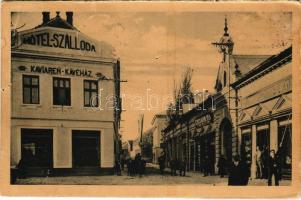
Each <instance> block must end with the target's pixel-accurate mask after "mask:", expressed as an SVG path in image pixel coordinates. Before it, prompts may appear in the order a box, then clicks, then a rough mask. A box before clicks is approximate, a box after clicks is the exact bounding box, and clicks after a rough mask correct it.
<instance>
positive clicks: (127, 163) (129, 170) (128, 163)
mask: <svg viewBox="0 0 301 200" xmlns="http://www.w3.org/2000/svg"><path fill="white" fill-rule="evenodd" d="M126 167H127V170H128V171H127V172H128V173H127V174H128V176H132V174H133V172H132V159H131V158H130V157H129V158H128V159H127V161H126Z"/></svg>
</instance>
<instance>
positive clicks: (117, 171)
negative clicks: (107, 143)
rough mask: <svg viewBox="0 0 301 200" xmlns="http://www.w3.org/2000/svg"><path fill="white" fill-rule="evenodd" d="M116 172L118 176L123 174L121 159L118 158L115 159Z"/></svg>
mask: <svg viewBox="0 0 301 200" xmlns="http://www.w3.org/2000/svg"><path fill="white" fill-rule="evenodd" d="M115 172H116V175H117V176H121V169H120V161H119V160H118V159H116V160H115Z"/></svg>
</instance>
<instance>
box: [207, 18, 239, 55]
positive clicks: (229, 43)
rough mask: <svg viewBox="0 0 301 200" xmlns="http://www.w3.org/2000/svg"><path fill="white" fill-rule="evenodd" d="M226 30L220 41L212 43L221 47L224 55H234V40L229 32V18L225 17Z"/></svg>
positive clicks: (220, 49)
mask: <svg viewBox="0 0 301 200" xmlns="http://www.w3.org/2000/svg"><path fill="white" fill-rule="evenodd" d="M224 31H225V32H224V35H223V36H222V37H221V39H220V40H219V41H218V42H213V43H212V44H213V45H214V46H216V47H218V48H219V52H220V53H223V54H224V55H225V54H226V55H232V52H233V47H234V42H233V40H232V38H231V36H230V35H229V33H228V23H227V18H225V28H224Z"/></svg>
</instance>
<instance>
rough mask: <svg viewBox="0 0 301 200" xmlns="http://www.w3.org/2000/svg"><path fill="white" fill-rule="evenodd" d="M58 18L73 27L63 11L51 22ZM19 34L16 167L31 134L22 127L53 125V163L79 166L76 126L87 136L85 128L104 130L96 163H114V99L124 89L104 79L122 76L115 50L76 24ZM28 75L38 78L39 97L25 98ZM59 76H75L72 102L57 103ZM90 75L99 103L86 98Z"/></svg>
mask: <svg viewBox="0 0 301 200" xmlns="http://www.w3.org/2000/svg"><path fill="white" fill-rule="evenodd" d="M54 20H57V22H59V23H62V24H63V25H66V26H68V27H69V26H70V24H68V23H67V22H66V21H64V20H62V19H61V18H60V16H56V17H55V18H54V19H51V20H50V23H51V21H54ZM60 37H61V38H60ZM17 38H18V39H17V42H16V44H15V45H14V46H13V47H12V62H11V63H12V64H11V66H12V68H11V71H12V73H11V76H12V77H11V80H12V97H11V98H12V107H11V166H13V167H14V166H16V165H17V164H18V163H19V161H20V159H21V158H22V148H24V146H22V145H24V144H23V143H24V142H23V143H22V134H23V135H26V134H25V133H22V131H24V130H25V131H24V132H26V131H27V132H30V130H34V129H35V130H42V131H43V130H44V129H47V130H50V132H51V134H52V141H51V142H50V143H49V144H50V145H52V148H50V149H52V161H51V162H52V166H51V167H52V168H54V169H60V168H67V169H68V168H74V160H73V159H77V158H76V157H75V156H74V155H73V153H74V151H76V148H77V147H76V146H73V145H75V143H74V142H73V132H76V131H77V132H80V133H81V134H82V135H81V137H82V136H84V133H85V131H86V132H89V131H94V132H95V133H97V134H99V136H97V137H95V138H98V139H99V141H95V144H96V147H95V148H96V149H97V153H96V154H97V156H98V159H99V162H96V163H98V167H100V168H113V166H114V159H115V154H116V151H117V149H118V139H119V136H118V126H119V122H118V119H116V116H115V114H116V113H115V111H114V108H113V106H114V105H113V103H112V102H113V96H114V97H116V96H118V97H119V94H118V92H116V91H117V90H116V87H118V86H117V85H116V82H114V81H109V80H104V79H105V78H106V79H112V80H114V79H116V70H117V67H119V66H117V65H118V64H119V63H118V61H117V59H115V58H114V57H113V56H112V55H109V54H108V51H107V50H106V49H105V48H103V47H102V46H101V43H100V42H98V41H95V40H92V39H91V38H88V37H87V36H85V35H84V34H82V33H81V32H79V31H78V30H77V29H76V28H74V27H73V26H70V28H61V27H53V26H51V25H49V23H48V24H47V23H46V24H45V25H41V26H40V27H36V28H34V29H30V30H28V31H23V32H20V33H19V34H18V36H17ZM58 38H59V39H58ZM59 43H61V44H60V45H61V46H58V45H59ZM77 45H78V46H77ZM85 46H86V47H85ZM118 73H119V72H118ZM25 76H34V77H36V78H37V79H38V82H39V83H38V96H39V100H38V102H34V103H27V102H24V98H25V97H24V95H25V92H24V91H25V89H24V77H25ZM104 77H105V78H104ZM55 78H63V79H66V80H69V83H68V88H70V104H69V105H55V104H56V103H54V102H55V100H54V99H55V98H56V97H55V94H54V91H55V89H54V87H55V86H54V84H55V83H54V79H55ZM87 80H88V81H94V82H93V83H95V85H97V87H96V88H97V89H96V90H97V95H94V96H92V95H91V96H90V97H89V98H88V97H87V99H88V100H89V102H92V103H91V104H93V105H90V106H87V105H85V104H86V102H88V101H87V100H86V101H85V100H84V96H85V95H87V94H88V93H89V92H85V89H84V84H85V82H84V81H87ZM59 83H60V82H59ZM64 84H66V85H67V83H64ZM118 84H119V83H118ZM59 94H61V93H59ZM91 94H92V93H91ZM32 98H33V97H32ZM57 98H59V97H57ZM64 98H65V97H64ZM96 99H98V101H99V102H98V105H96V104H95V102H96ZM64 101H65V100H64ZM84 102H85V103H84ZM94 105H96V106H94ZM33 132H35V131H33ZM24 138H25V136H24ZM98 139H97V140H98ZM24 140H25V139H24ZM87 141H88V140H87ZM77 144H78V143H77ZM82 145H83V147H82V148H84V144H82ZM72 146H73V147H72ZM34 148H37V147H34ZM78 148H80V147H78ZM87 148H88V147H87ZM35 151H38V150H35ZM41 155H42V153H41ZM79 155H80V154H79ZM81 162H82V161H81Z"/></svg>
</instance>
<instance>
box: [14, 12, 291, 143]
mask: <svg viewBox="0 0 301 200" xmlns="http://www.w3.org/2000/svg"><path fill="white" fill-rule="evenodd" d="M54 16H55V13H51V17H54ZM61 16H62V18H65V14H64V13H61ZM225 17H227V19H228V28H229V31H228V32H229V33H230V35H231V37H232V38H233V41H234V52H233V53H234V54H241V55H254V54H255V55H272V54H276V53H279V52H280V51H281V50H283V49H285V48H286V47H288V46H289V45H290V44H291V42H292V38H291V37H292V36H291V35H292V33H291V29H292V24H291V17H292V16H291V13H279V12H278V13H277V12H265V13H259V12H256V13H255V12H252V13H242V12H241V13H240V12H235V13H233V12H232V13H221V12H206V13H204V12H93V13H91V12H90V13H83V12H80V13H74V16H73V23H74V26H75V27H77V29H78V30H80V31H81V32H82V33H84V34H86V35H88V36H89V37H91V38H94V39H96V40H98V41H104V42H106V43H109V44H110V45H112V46H113V47H114V49H115V52H114V53H115V55H116V56H117V57H118V58H119V59H120V61H121V79H123V80H127V82H126V83H121V93H122V98H123V108H124V109H125V111H123V112H122V122H121V134H122V139H123V140H124V141H125V140H128V139H135V138H136V137H138V118H139V115H140V114H144V130H147V129H149V128H150V127H151V121H152V119H153V116H154V115H155V114H157V113H161V112H162V111H164V110H165V109H166V105H167V104H168V102H170V101H171V96H172V91H173V88H174V82H175V83H178V82H179V81H180V78H181V74H182V73H183V71H184V70H185V69H186V68H187V67H191V68H193V77H192V89H193V90H194V91H203V90H209V91H213V87H214V83H215V79H216V75H217V70H218V65H219V62H220V61H221V55H220V54H219V53H218V50H217V49H216V48H215V47H214V46H213V45H211V43H212V42H215V41H218V40H219V39H220V37H221V36H222V34H223V32H224V30H223V28H224V19H225ZM41 21H42V14H41V13H14V14H13V15H12V24H13V26H14V27H19V26H21V25H23V24H25V26H24V27H23V28H21V29H20V30H26V29H30V28H33V27H35V26H37V25H39V24H41ZM138 107H139V108H138Z"/></svg>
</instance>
